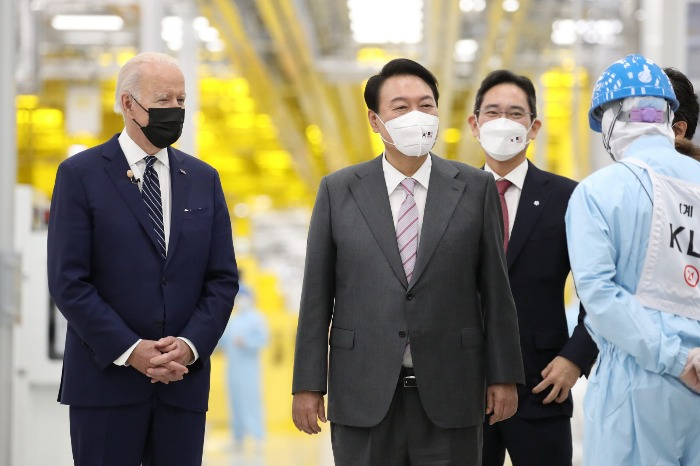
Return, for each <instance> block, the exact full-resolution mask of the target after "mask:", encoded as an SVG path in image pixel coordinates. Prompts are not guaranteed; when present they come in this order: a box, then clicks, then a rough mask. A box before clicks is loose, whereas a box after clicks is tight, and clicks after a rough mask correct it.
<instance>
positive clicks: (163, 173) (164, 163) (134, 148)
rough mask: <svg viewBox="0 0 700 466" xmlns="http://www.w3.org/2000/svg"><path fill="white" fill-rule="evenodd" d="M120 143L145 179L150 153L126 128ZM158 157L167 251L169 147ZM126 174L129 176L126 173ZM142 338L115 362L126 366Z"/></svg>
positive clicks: (133, 168)
mask: <svg viewBox="0 0 700 466" xmlns="http://www.w3.org/2000/svg"><path fill="white" fill-rule="evenodd" d="M119 145H120V146H121V148H122V152H124V155H125V156H126V161H127V162H128V163H129V168H130V169H131V171H132V172H133V173H134V178H135V179H137V180H143V172H144V171H145V170H146V161H145V160H144V158H145V157H146V156H147V155H149V154H147V153H146V152H145V151H144V150H143V149H141V148H140V147H139V146H138V145H137V144H136V143H135V142H134V140H133V139H131V137H130V136H129V135H128V134H127V132H126V128H124V130H122V133H121V134H120V135H119ZM153 155H154V156H155V158H156V159H158V160H157V161H156V163H155V164H154V165H153V168H154V169H155V171H156V173H157V174H158V183H159V184H160V200H161V204H162V207H163V230H164V231H163V233H165V251H166V253H167V251H168V242H169V240H170V199H171V195H170V160H169V159H168V149H167V148H165V149H161V150H160V151H158V152H157V153H155V154H153ZM124 176H127V175H126V173H124ZM138 187H139V190H143V182H142V181H139V183H138ZM178 338H179V339H180V340H182V341H184V342H185V343H187V345H188V346H189V347H190V349H192V354H194V359H192V361H190V363H189V364H192V363H194V362H195V361H196V360H197V359H199V353H198V352H197V349H196V348H195V346H194V344H193V343H192V342H191V341H190V340H189V339H187V338H183V337H178ZM140 341H141V339H138V340H137V341H136V343H134V344H133V345H131V347H130V348H129V349H128V350H126V351H125V352H124V354H122V355H121V356H119V357H118V358H117V359H116V360H115V361H114V364H116V365H117V366H126V365H127V364H126V361H127V359H129V356H131V353H133V351H134V349H135V348H136V345H138V344H139V342H140Z"/></svg>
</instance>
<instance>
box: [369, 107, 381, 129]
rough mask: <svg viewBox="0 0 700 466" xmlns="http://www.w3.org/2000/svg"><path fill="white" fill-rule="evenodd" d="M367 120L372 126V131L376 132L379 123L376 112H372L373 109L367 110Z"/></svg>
mask: <svg viewBox="0 0 700 466" xmlns="http://www.w3.org/2000/svg"><path fill="white" fill-rule="evenodd" d="M367 120H368V121H369V125H370V126H371V127H372V131H374V132H375V133H378V132H379V124H380V123H379V118H378V117H377V114H376V112H374V111H373V110H367Z"/></svg>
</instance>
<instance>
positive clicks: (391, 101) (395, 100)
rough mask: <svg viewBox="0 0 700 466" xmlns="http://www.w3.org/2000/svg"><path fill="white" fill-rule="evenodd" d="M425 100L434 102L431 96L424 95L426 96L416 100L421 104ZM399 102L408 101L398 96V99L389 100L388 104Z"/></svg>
mask: <svg viewBox="0 0 700 466" xmlns="http://www.w3.org/2000/svg"><path fill="white" fill-rule="evenodd" d="M426 99H430V100H435V98H434V97H433V96H432V95H429V94H426V95H424V96H423V97H421V98H420V99H418V101H419V102H422V101H424V100H426ZM401 100H404V101H406V100H409V99H408V98H406V97H403V96H398V97H394V98H393V99H391V100H390V101H389V103H393V102H398V101H401Z"/></svg>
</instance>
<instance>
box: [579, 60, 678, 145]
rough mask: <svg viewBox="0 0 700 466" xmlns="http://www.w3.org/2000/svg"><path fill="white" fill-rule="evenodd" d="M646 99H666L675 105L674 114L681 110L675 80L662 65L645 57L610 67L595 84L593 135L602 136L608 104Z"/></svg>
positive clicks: (591, 114) (591, 112) (591, 117)
mask: <svg viewBox="0 0 700 466" xmlns="http://www.w3.org/2000/svg"><path fill="white" fill-rule="evenodd" d="M642 96H651V97H662V98H664V99H666V100H667V101H668V102H669V103H670V104H671V108H672V109H673V111H676V110H677V109H678V105H679V104H678V100H677V99H676V94H675V93H674V92H673V86H672V85H671V80H669V79H668V76H666V73H664V72H663V70H662V69H661V68H660V67H659V65H657V64H656V63H654V62H653V61H651V60H648V59H646V58H644V57H643V56H641V55H627V56H626V57H625V58H623V59H622V60H618V61H616V62H615V63H613V64H612V65H610V66H608V68H607V69H606V70H605V71H603V74H601V75H600V78H598V81H597V82H596V83H595V87H593V98H592V99H591V109H590V110H589V111H588V124H589V125H590V127H591V129H592V130H593V131H597V132H599V133H600V132H601V131H602V128H601V125H600V122H601V119H602V116H603V111H602V110H603V109H602V106H603V105H604V104H606V103H608V102H613V101H615V100H620V99H624V98H626V97H642Z"/></svg>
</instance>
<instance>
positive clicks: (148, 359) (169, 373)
mask: <svg viewBox="0 0 700 466" xmlns="http://www.w3.org/2000/svg"><path fill="white" fill-rule="evenodd" d="M193 358H194V356H193V354H192V349H191V348H190V347H189V345H188V344H187V343H185V342H184V341H182V340H180V339H179V338H175V337H164V338H161V339H160V340H158V341H153V340H141V341H140V342H139V343H138V345H136V348H134V351H133V352H132V353H131V355H130V356H129V359H128V360H127V363H128V364H129V365H131V366H133V368H134V369H136V370H137V371H139V372H141V373H142V374H143V375H145V376H147V377H150V379H151V383H157V382H162V383H164V384H168V383H170V382H177V381H179V380H182V379H183V377H184V376H185V374H187V373H188V372H189V370H188V369H187V364H188V363H189V362H190V361H192V359H193Z"/></svg>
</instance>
